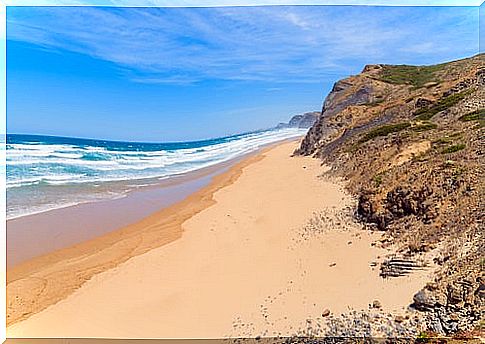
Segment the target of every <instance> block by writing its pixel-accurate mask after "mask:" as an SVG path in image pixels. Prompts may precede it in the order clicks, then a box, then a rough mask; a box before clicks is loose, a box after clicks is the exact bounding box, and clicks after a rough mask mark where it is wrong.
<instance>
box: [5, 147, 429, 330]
mask: <svg viewBox="0 0 485 344" xmlns="http://www.w3.org/2000/svg"><path fill="white" fill-rule="evenodd" d="M296 145H297V143H296V142H291V143H283V144H280V145H278V146H276V147H273V148H271V149H269V150H266V151H264V152H262V153H261V154H259V155H257V156H253V157H250V158H248V159H246V160H244V161H243V162H241V163H238V164H237V165H235V166H234V167H233V168H231V169H230V170H229V171H228V172H226V173H223V174H221V175H219V176H217V177H216V178H214V180H213V182H212V183H211V184H210V185H209V186H207V187H206V188H204V189H202V190H200V191H199V192H197V193H195V194H193V195H192V196H190V197H189V198H187V199H186V200H184V201H182V202H180V203H178V204H176V205H174V206H172V207H169V208H167V209H164V210H162V211H160V212H157V213H155V214H153V215H151V216H150V217H148V218H146V219H144V220H143V221H141V222H139V223H136V224H133V225H130V226H127V227H126V228H123V229H121V230H118V231H115V232H112V233H110V234H108V235H105V236H103V237H100V238H97V239H95V240H91V241H89V242H86V243H83V244H80V245H77V246H74V247H71V248H68V249H64V250H62V251H58V252H55V253H52V254H49V255H46V256H44V257H41V258H38V259H35V260H32V261H30V262H28V263H26V264H23V265H21V266H19V267H16V268H14V269H13V270H11V271H9V272H8V281H9V282H8V287H7V292H8V300H7V301H8V306H9V309H8V315H9V323H10V324H11V325H10V326H9V327H8V328H7V334H8V336H9V337H111V338H123V337H129V338H221V337H228V336H257V335H278V334H280V335H292V334H294V333H295V331H296V330H297V329H298V328H301V327H303V326H305V322H306V320H307V319H310V318H312V319H315V318H318V317H321V314H322V311H323V310H324V309H329V310H330V311H331V312H332V313H334V314H339V313H343V312H346V311H348V310H349V309H356V310H359V309H367V308H368V305H369V303H372V302H373V300H379V301H380V303H381V304H382V308H383V311H386V312H390V311H392V312H397V313H398V312H402V311H403V309H404V308H405V307H406V306H407V305H408V304H410V303H411V301H412V296H413V294H414V293H415V292H416V291H417V290H419V289H420V288H421V287H422V286H423V285H424V284H425V283H426V281H427V279H428V277H429V271H428V272H427V271H420V272H417V273H414V274H412V275H410V276H406V277H401V278H398V279H393V280H383V279H382V278H380V277H379V274H378V270H377V269H376V268H375V267H373V266H372V264H371V263H372V262H374V261H377V260H379V259H382V257H383V256H384V255H385V254H387V253H388V252H387V251H386V250H384V249H381V248H378V247H376V246H373V245H372V243H373V242H375V241H376V240H378V239H379V238H380V234H378V233H372V232H369V231H363V230H362V229H361V228H360V227H359V225H357V224H356V223H354V222H353V221H352V220H351V218H350V217H349V218H348V219H346V218H345V217H343V216H342V214H343V213H345V212H346V209H347V207H349V206H350V205H352V202H353V201H352V199H351V197H350V196H349V195H348V194H346V192H345V191H344V189H343V187H342V183H339V182H335V181H330V180H324V179H322V178H321V177H320V176H321V174H322V172H323V169H324V168H323V167H322V166H321V165H320V161H318V160H316V159H312V158H308V157H291V153H292V152H293V150H294V149H295V147H296ZM378 257H379V258H378ZM17 296H18V298H16V297H17ZM19 300H20V301H19Z"/></svg>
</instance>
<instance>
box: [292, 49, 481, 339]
mask: <svg viewBox="0 0 485 344" xmlns="http://www.w3.org/2000/svg"><path fill="white" fill-rule="evenodd" d="M484 122H485V55H483V54H481V55H477V56H474V57H472V58H468V59H463V60H459V61H453V62H449V63H442V64H439V65H434V66H402V65H401V66H389V65H369V66H366V67H365V68H364V70H363V72H362V73H361V74H359V75H356V76H351V77H349V78H347V79H344V80H340V81H338V82H337V83H336V84H335V86H334V88H333V90H332V92H331V93H330V94H329V95H328V96H327V98H326V100H325V103H324V106H323V109H322V112H321V114H320V116H319V118H318V120H317V121H316V122H315V124H314V125H313V127H312V128H310V130H309V132H308V134H307V135H306V137H305V138H304V140H303V141H302V144H301V146H300V148H299V149H298V150H297V151H296V152H295V153H296V154H302V155H313V156H315V157H318V158H321V159H323V160H324V161H325V162H326V163H327V164H328V165H329V166H330V167H331V170H330V172H329V173H332V174H335V175H338V176H341V177H344V178H345V179H347V180H348V188H349V190H350V191H351V192H353V193H354V194H355V195H356V198H357V199H358V206H357V209H356V216H358V218H359V219H360V220H361V221H362V222H363V223H365V224H366V226H367V227H369V228H371V229H376V230H382V231H385V239H383V241H382V243H381V244H382V245H383V246H386V245H389V244H395V245H398V246H399V247H400V253H401V254H403V255H404V256H406V257H408V258H409V259H412V258H413V256H414V255H416V254H418V253H419V252H429V251H434V255H435V257H436V258H435V259H434V262H432V263H434V264H437V265H438V266H439V270H438V272H437V274H436V276H435V280H434V281H433V282H432V283H431V284H430V285H428V286H427V287H426V288H424V289H423V290H421V291H419V292H418V290H417V291H416V292H417V294H416V296H415V300H414V307H415V308H416V309H419V310H421V311H423V312H425V314H426V315H427V316H428V319H429V322H428V325H429V330H430V331H432V332H433V333H441V334H451V333H458V332H461V333H463V331H470V330H473V329H474V328H476V327H477V326H479V324H480V319H481V318H482V315H483V312H484V309H485V308H484V305H485V273H484V270H483V257H484V253H485V250H484V247H485V240H484V234H485V233H484V227H483V217H484V216H483V215H484V208H483V199H484V194H485V187H484V185H485V167H484V166H485V165H484V156H483V154H484V152H485V141H484V140H483V134H484V133H483V126H484Z"/></svg>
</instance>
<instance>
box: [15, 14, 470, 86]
mask: <svg viewBox="0 0 485 344" xmlns="http://www.w3.org/2000/svg"><path fill="white" fill-rule="evenodd" d="M7 25H8V30H7V34H8V37H7V38H8V39H11V40H19V41H25V42H29V43H33V44H36V45H38V46H41V47H43V48H47V49H58V50H67V51H72V52H77V53H81V54H86V55H89V56H92V57H94V58H97V59H101V60H105V61H109V62H112V63H113V64H115V65H116V66H117V67H118V68H120V69H122V70H123V71H124V73H125V75H126V76H127V77H129V78H130V79H132V80H133V81H136V82H144V83H179V84H180V83H182V84H184V83H191V82H196V81H200V80H204V79H222V80H261V81H272V82H315V81H318V80H322V79H328V78H330V79H335V76H342V75H346V74H349V73H351V72H355V71H356V68H361V67H362V65H363V64H364V63H376V62H387V63H431V62H439V61H441V60H442V59H451V58H457V57H463V56H466V55H471V54H473V53H476V52H477V51H478V40H477V37H478V36H477V35H478V9H474V8H390V7H389V8H382V7H319V6H310V7H309V6H293V7H288V6H286V7H285V6H280V7H243V8H241V7H224V8H102V7H65V8H62V7H44V8H42V7H39V8H9V11H8V13H7ZM475 34H476V35H475ZM474 39H475V40H476V41H474Z"/></svg>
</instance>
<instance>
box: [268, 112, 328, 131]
mask: <svg viewBox="0 0 485 344" xmlns="http://www.w3.org/2000/svg"><path fill="white" fill-rule="evenodd" d="M319 116H320V112H319V111H313V112H306V113H304V114H302V115H295V116H293V117H291V119H290V121H289V122H288V123H280V124H278V126H277V128H310V127H311V126H312V125H313V124H314V123H315V122H316V120H317V118H318V117H319Z"/></svg>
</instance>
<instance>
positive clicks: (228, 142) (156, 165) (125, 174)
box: [6, 128, 307, 219]
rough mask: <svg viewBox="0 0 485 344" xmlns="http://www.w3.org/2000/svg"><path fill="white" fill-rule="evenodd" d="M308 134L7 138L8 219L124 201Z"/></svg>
mask: <svg viewBox="0 0 485 344" xmlns="http://www.w3.org/2000/svg"><path fill="white" fill-rule="evenodd" d="M306 131H307V129H298V128H284V129H269V130H261V131H255V132H250V133H244V134H238V135H232V136H227V137H222V138H215V139H209V140H202V141H191V142H169V143H144V142H121V141H106V140H94V139H79V138H71V137H57V136H39V135H17V134H7V144H6V160H7V164H6V175H7V179H6V180H7V183H6V186H7V219H11V218H16V217H20V216H24V215H28V214H35V213H39V212H44V211H47V210H51V209H56V208H62V207H66V206H70V205H75V204H80V203H85V202H93V201H97V200H102V199H108V198H118V197H124V196H125V195H126V194H127V193H128V192H130V191H132V190H134V189H138V188H140V187H144V186H149V185H155V184H157V182H160V180H162V179H167V178H170V177H173V176H176V175H180V174H184V173H188V172H192V171H196V170H199V169H201V168H205V167H209V166H212V165H216V164H219V163H222V162H225V161H229V160H231V159H234V158H237V157H240V156H243V155H245V154H247V153H251V152H253V151H256V150H258V149H259V148H261V147H263V146H265V145H268V144H270V143H274V142H278V141H281V140H284V139H289V138H295V137H298V136H302V135H304V134H305V133H306Z"/></svg>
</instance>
